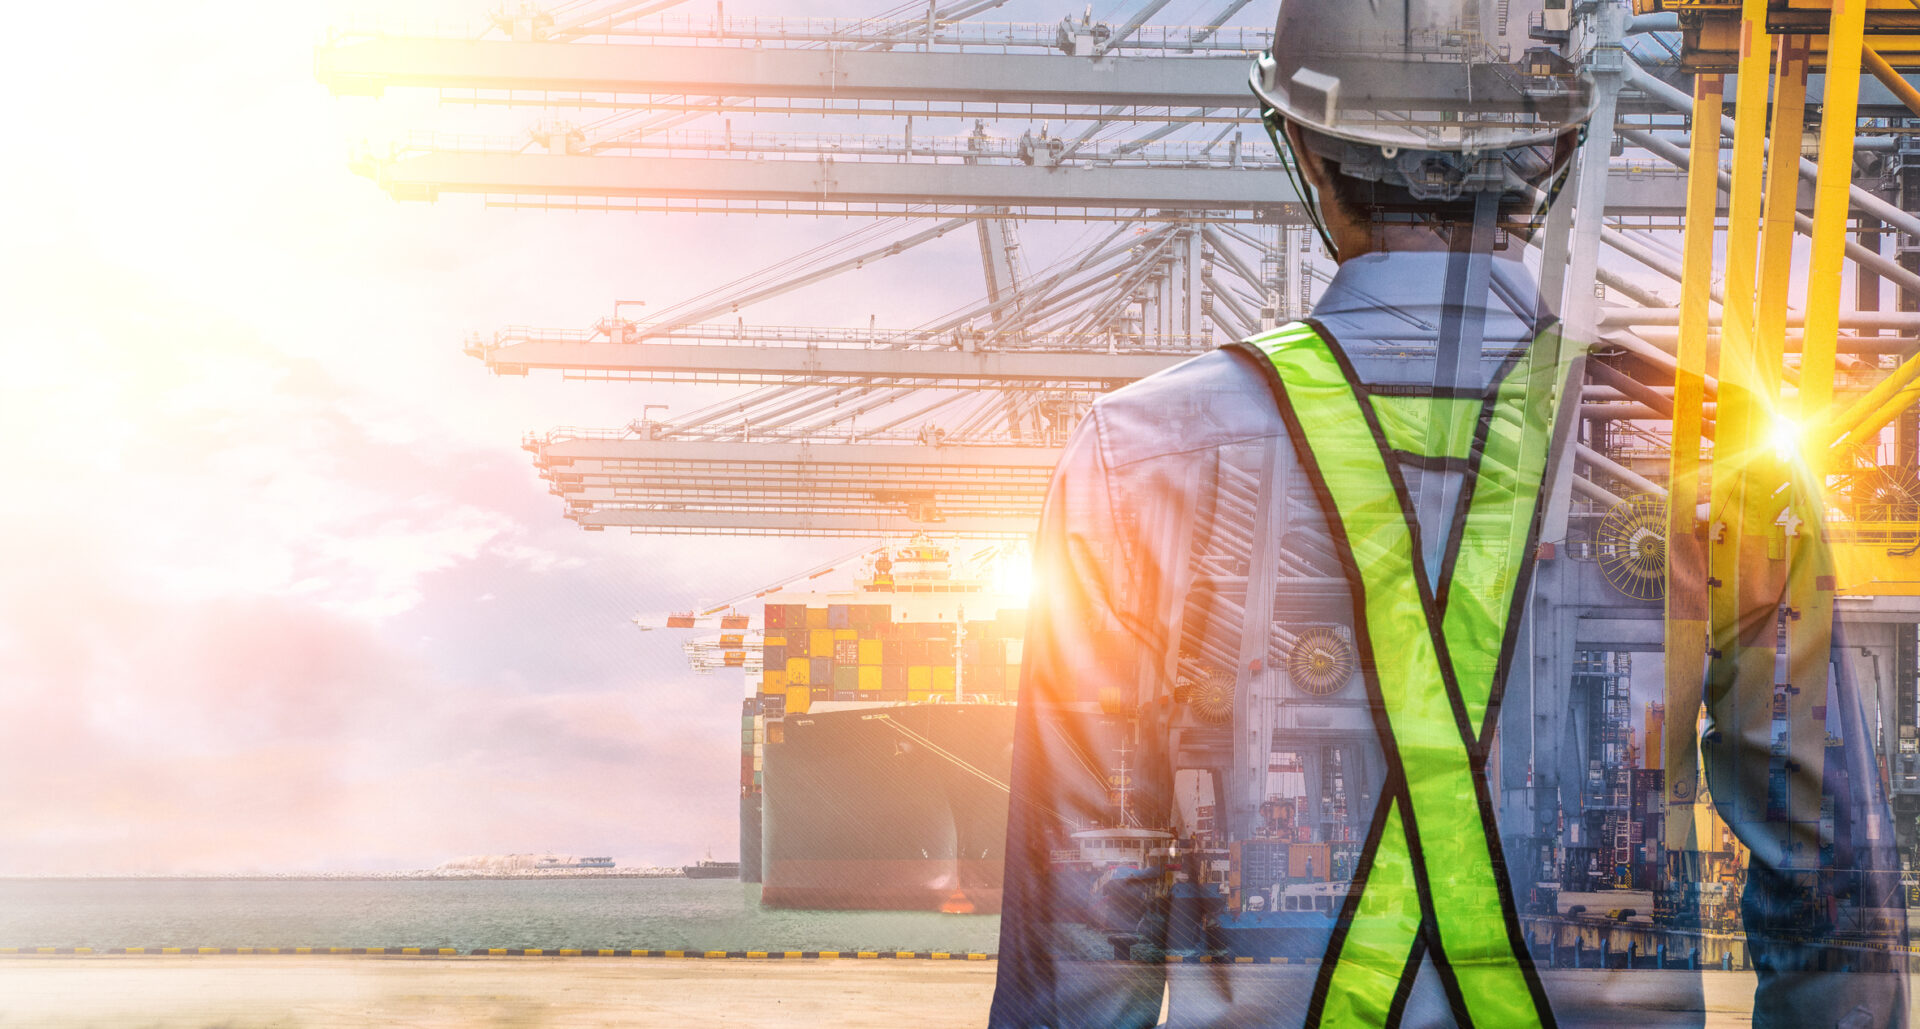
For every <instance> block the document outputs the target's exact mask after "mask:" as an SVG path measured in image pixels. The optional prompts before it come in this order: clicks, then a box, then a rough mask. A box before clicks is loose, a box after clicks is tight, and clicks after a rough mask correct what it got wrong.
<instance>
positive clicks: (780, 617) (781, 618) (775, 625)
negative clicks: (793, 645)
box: [766, 604, 787, 629]
mask: <svg viewBox="0 0 1920 1029" xmlns="http://www.w3.org/2000/svg"><path fill="white" fill-rule="evenodd" d="M766 625H767V628H769V629H784V628H786V627H787V608H786V605H784V604H768V605H767V607H766Z"/></svg>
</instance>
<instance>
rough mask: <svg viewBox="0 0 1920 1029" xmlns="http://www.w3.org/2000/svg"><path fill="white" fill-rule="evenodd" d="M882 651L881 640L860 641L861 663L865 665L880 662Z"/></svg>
mask: <svg viewBox="0 0 1920 1029" xmlns="http://www.w3.org/2000/svg"><path fill="white" fill-rule="evenodd" d="M880 653H881V649H880V641H879V640H861V641H860V663H861V664H863V665H877V664H879V663H880Z"/></svg>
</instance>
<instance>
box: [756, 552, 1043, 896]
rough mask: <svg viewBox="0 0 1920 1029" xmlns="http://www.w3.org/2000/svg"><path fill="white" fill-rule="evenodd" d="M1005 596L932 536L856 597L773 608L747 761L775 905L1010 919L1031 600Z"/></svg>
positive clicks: (768, 892)
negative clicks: (1024, 647) (1010, 784)
mask: <svg viewBox="0 0 1920 1029" xmlns="http://www.w3.org/2000/svg"><path fill="white" fill-rule="evenodd" d="M988 553H991V554H992V556H994V557H999V558H1002V560H1001V561H998V562H995V561H991V560H984V559H982V555H976V557H975V560H974V562H973V564H974V566H975V568H976V569H978V568H984V567H990V566H991V565H993V564H996V563H998V564H1000V565H1001V566H1002V567H1004V566H1005V565H1009V564H1013V563H1014V562H1013V561H1011V560H1005V559H1004V558H1005V557H1006V555H1003V554H999V553H997V552H988ZM999 586H1000V588H996V585H995V583H994V581H993V579H992V577H990V576H982V577H977V578H976V577H967V576H964V575H960V574H956V570H955V567H954V562H953V559H952V556H951V554H950V552H949V551H948V550H947V549H946V548H944V547H941V546H938V545H936V544H934V543H932V542H930V541H928V540H927V539H925V538H924V537H918V538H915V539H914V540H913V541H911V542H910V543H908V544H906V545H904V546H900V547H894V548H889V549H885V550H882V551H880V552H878V553H877V554H876V555H875V556H874V557H873V558H872V559H871V560H870V562H869V563H868V564H867V566H866V567H865V568H864V569H862V571H861V572H860V573H859V574H858V575H856V581H855V583H854V586H853V588H852V589H849V590H845V591H840V592H824V593H810V592H795V591H788V592H779V593H775V594H772V595H770V596H768V597H767V598H766V606H765V609H764V617H765V622H764V629H763V631H762V634H761V635H762V639H763V644H762V652H761V654H760V655H759V656H760V657H761V661H760V662H759V664H760V666H761V672H760V674H759V683H758V688H757V689H756V690H755V691H754V692H753V694H752V695H751V696H749V697H748V698H747V700H746V704H745V709H744V712H743V719H742V733H741V755H740V794H741V801H740V805H741V806H740V841H741V878H742V879H743V880H744V881H748V882H760V883H761V884H762V890H761V904H762V905H764V906H767V907H774V908H803V909H823V908H824V909H854V908H858V909H874V910H935V911H949V912H963V913H983V914H985V913H994V912H998V911H999V910H1000V901H1001V879H1002V874H1003V864H1004V861H1005V843H1006V821H1007V796H1008V793H1007V781H1008V778H1009V776H1010V774H1011V766H1012V754H1013V716H1014V705H1015V702H1016V700H1017V698H1018V696H1019V689H1020V681H1019V680H1020V674H1019V670H1020V634H1021V632H1022V631H1023V629H1024V626H1025V622H1026V610H1025V604H1026V594H1025V591H1024V590H1023V589H1019V588H1009V587H1010V586H1011V584H1009V583H1007V582H1005V581H1004V580H1003V581H1002V582H1001V583H1000V584H999Z"/></svg>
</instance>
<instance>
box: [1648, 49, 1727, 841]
mask: <svg viewBox="0 0 1920 1029" xmlns="http://www.w3.org/2000/svg"><path fill="white" fill-rule="evenodd" d="M1725 87H1726V79H1725V77H1724V76H1721V75H1718V74H1700V75H1696V76H1694V80H1693V112H1694V123H1695V124H1711V123H1712V122H1711V119H1712V118H1713V117H1715V116H1716V115H1717V114H1718V113H1719V111H1720V104H1721V97H1722V95H1723V90H1724V89H1725ZM1692 148H1693V149H1692V155H1691V156H1692V165H1693V167H1696V168H1699V169H1701V170H1702V174H1700V175H1697V176H1694V177H1693V178H1692V179H1691V180H1690V181H1689V183H1688V194H1687V201H1688V209H1687V230H1686V234H1685V238H1684V239H1683V241H1682V251H1681V265H1682V269H1683V272H1682V276H1681V282H1680V309H1679V312H1680V340H1679V353H1678V355H1677V357H1676V367H1675V374H1674V389H1673V394H1674V396H1673V409H1674V419H1673V430H1672V433H1673V434H1672V449H1671V452H1670V458H1669V464H1668V472H1667V491H1668V502H1667V579H1666V610H1665V619H1666V629H1665V635H1666V641H1667V647H1666V660H1665V663H1664V667H1665V672H1664V674H1665V680H1666V681H1665V691H1664V692H1665V701H1666V705H1667V722H1666V731H1665V737H1664V739H1663V741H1662V748H1661V753H1662V761H1661V764H1662V767H1663V768H1664V769H1665V770H1666V775H1665V779H1666V784H1665V789H1666V798H1667V804H1668V805H1669V806H1670V807H1672V808H1673V809H1675V810H1676V811H1680V812H1685V811H1687V810H1690V807H1688V806H1689V805H1692V804H1696V803H1698V802H1699V800H1700V776H1699V764H1700V751H1699V746H1700V736H1699V727H1698V726H1699V717H1700V681H1701V673H1702V672H1703V671H1704V669H1705V665H1706V657H1707V592H1706V591H1707V582H1706V580H1707V554H1706V545H1705V541H1704V540H1703V539H1702V538H1701V537H1700V536H1698V535H1696V525H1697V523H1698V518H1697V516H1696V514H1695V511H1696V509H1697V507H1698V505H1699V501H1700V496H1701V489H1700V442H1701V440H1700V436H1701V409H1702V408H1703V407H1705V406H1706V378H1707V323H1708V315H1709V311H1708V285H1709V283H1710V281H1711V279H1712V278H1713V224H1714V212H1715V208H1716V206H1717V204H1718V200H1719V181H1718V176H1717V175H1713V174H1707V173H1706V170H1707V169H1710V168H1717V167H1718V166H1719V163H1720V135H1719V133H1716V132H1700V133H1695V134H1694V136H1693V140H1692ZM1694 822H1695V819H1693V818H1686V817H1675V818H1669V819H1667V821H1666V830H1665V840H1664V842H1665V844H1666V847H1667V849H1668V850H1669V851H1676V852H1685V851H1694V850H1698V849H1700V845H1701V842H1702V841H1699V840H1697V839H1695V838H1694V828H1695V827H1694Z"/></svg>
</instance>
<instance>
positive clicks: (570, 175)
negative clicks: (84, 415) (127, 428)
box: [356, 61, 1686, 221]
mask: <svg viewBox="0 0 1920 1029" xmlns="http://www.w3.org/2000/svg"><path fill="white" fill-rule="evenodd" d="M1164 63H1169V64H1172V63H1178V62H1173V61H1168V62H1164ZM1602 156H1604V155H1602ZM356 168H357V170H359V171H361V172H362V173H363V174H366V175H367V176H368V177H370V178H372V179H374V180H375V181H376V182H378V183H379V184H380V185H381V187H382V188H383V189H385V190H387V191H388V192H389V193H391V194H392V195H393V196H394V197H395V198H396V199H399V200H436V199H438V198H439V197H440V196H441V195H442V194H445V193H477V194H489V195H494V196H507V197H556V198H559V197H596V198H613V197H649V198H666V199H684V200H688V201H696V200H697V201H704V202H710V203H716V204H727V203H740V202H772V203H786V204H808V205H834V204H856V205H858V204H879V205H914V206H919V205H934V206H936V207H940V208H946V207H951V206H956V205H966V206H969V207H1002V206H1005V207H1018V208H1040V209H1045V208H1062V209H1098V210H1116V211H1122V210H1123V211H1126V212H1132V211H1135V210H1138V209H1140V208H1146V209H1149V210H1179V211H1266V212H1270V213H1271V216H1272V217H1273V218H1274V219H1275V220H1287V221H1296V220H1299V218H1300V217H1301V216H1300V215H1299V214H1298V212H1297V209H1298V198H1297V197H1296V196H1295V194H1294V191H1293V188H1292V186H1290V185H1289V184H1288V182H1287V177H1286V176H1285V175H1284V174H1282V173H1280V172H1279V171H1278V170H1277V169H1269V170H1254V169H1246V168H1239V169H1235V168H1151V167H1124V166H1103V167H1081V166H1075V167H1053V168H1047V167H1038V166H1027V165H1015V164H1001V165H996V164H933V163H927V162H918V163H908V162H880V161H833V160H794V161H754V160H741V159H728V158H701V157H653V156H643V157H636V156H586V155H577V154H534V153H528V154H515V153H501V152H478V151H434V152H429V153H423V154H419V155H417V156H408V157H399V158H393V159H386V160H367V161H363V162H360V163H358V164H357V165H356ZM1607 179H1608V184H1607V201H1608V203H1607V213H1608V215H1609V216H1613V217H1636V216H1662V217H1672V216H1677V215H1679V214H1680V213H1681V211H1682V210H1684V207H1685V195H1686V176H1685V174H1684V173H1681V172H1676V171H1667V170H1651V171H1650V170H1647V169H1644V168H1623V169H1618V170H1615V171H1613V172H1612V173H1610V174H1609V175H1608V176H1607ZM983 216H986V215H983Z"/></svg>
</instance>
